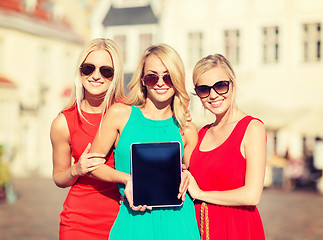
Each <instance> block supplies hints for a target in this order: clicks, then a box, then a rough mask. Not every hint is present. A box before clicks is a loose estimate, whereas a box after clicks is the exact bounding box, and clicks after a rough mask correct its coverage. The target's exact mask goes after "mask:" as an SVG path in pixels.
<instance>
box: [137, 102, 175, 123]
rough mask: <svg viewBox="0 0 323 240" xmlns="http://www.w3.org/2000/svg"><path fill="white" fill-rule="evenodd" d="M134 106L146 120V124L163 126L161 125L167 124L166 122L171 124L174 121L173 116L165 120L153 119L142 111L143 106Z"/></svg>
mask: <svg viewBox="0 0 323 240" xmlns="http://www.w3.org/2000/svg"><path fill="white" fill-rule="evenodd" d="M132 107H133V109H137V110H135V112H137V115H138V116H139V117H140V118H141V120H142V121H144V122H145V124H148V125H152V126H154V127H156V126H161V125H163V126H165V124H166V125H169V124H171V123H173V122H174V118H173V117H170V118H166V119H164V120H153V119H150V118H147V117H145V115H144V114H143V113H142V110H141V108H139V107H136V106H132Z"/></svg>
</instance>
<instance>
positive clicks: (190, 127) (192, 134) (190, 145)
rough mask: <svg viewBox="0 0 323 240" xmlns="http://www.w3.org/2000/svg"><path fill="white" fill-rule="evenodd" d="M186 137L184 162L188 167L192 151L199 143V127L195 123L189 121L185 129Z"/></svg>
mask: <svg viewBox="0 0 323 240" xmlns="http://www.w3.org/2000/svg"><path fill="white" fill-rule="evenodd" d="M184 138H185V146H184V147H185V150H184V155H183V163H184V164H185V165H186V167H187V168H188V167H189V164H190V158H191V155H192V152H193V150H194V148H195V146H196V144H197V141H198V135H197V128H196V126H195V124H194V123H192V122H188V123H187V125H186V128H185V131H184Z"/></svg>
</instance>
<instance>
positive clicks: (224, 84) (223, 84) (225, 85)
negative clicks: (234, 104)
mask: <svg viewBox="0 0 323 240" xmlns="http://www.w3.org/2000/svg"><path fill="white" fill-rule="evenodd" d="M213 88H214V90H215V91H216V92H217V93H218V94H225V93H227V92H228V91H229V81H220V82H217V83H216V84H214V85H213Z"/></svg>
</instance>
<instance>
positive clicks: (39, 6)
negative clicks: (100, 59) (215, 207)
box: [0, 0, 323, 239]
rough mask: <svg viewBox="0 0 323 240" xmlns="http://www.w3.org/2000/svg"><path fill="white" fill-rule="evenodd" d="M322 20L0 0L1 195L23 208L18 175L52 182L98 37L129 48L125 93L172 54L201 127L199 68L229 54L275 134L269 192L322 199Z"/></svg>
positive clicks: (313, 4)
mask: <svg viewBox="0 0 323 240" xmlns="http://www.w3.org/2000/svg"><path fill="white" fill-rule="evenodd" d="M322 23H323V0H306V1H305V0H68V1H65V0H0V114H1V117H0V199H1V200H2V201H3V202H15V201H17V200H19V196H18V197H17V194H16V192H17V190H15V188H18V189H19V186H15V184H16V185H18V184H19V183H21V181H19V180H17V179H30V178H35V177H37V178H39V179H47V180H48V179H50V178H51V172H52V159H51V143H50V139H49V130H50V125H51V122H52V120H53V119H54V118H55V116H56V115H57V114H58V113H59V112H60V111H61V110H62V109H63V108H64V106H65V104H66V103H67V101H68V99H69V96H70V93H71V88H72V85H73V81H74V73H75V70H76V59H77V57H78V54H79V53H80V51H81V49H82V47H83V44H85V43H86V42H88V41H89V40H91V39H93V38H97V37H104V38H110V39H113V40H114V41H115V42H116V43H117V44H118V45H119V47H120V48H121V50H122V54H123V58H124V62H125V85H126V84H127V83H128V82H129V81H130V78H131V75H132V72H133V71H134V70H135V67H136V65H137V62H138V60H139V57H140V56H141V55H142V53H143V51H144V49H145V48H146V47H148V46H149V45H151V44H155V43H167V44H169V45H171V46H172V47H174V48H175V49H176V50H177V51H178V52H179V54H180V55H181V57H182V59H183V62H184V65H185V68H186V86H187V91H188V92H189V94H190V96H191V102H190V111H191V114H192V117H193V121H194V123H196V125H197V126H198V128H200V127H202V126H203V125H204V124H206V123H209V122H211V121H213V120H214V119H213V118H212V116H210V115H208V113H207V112H205V111H204V110H203V108H202V106H201V104H200V101H199V99H198V98H197V97H196V96H194V95H192V93H193V85H192V70H193V67H194V65H195V63H196V62H197V61H198V60H199V59H200V58H202V57H205V56H207V55H209V54H214V53H221V54H223V55H225V56H226V57H227V58H228V59H229V60H230V61H231V63H232V64H233V67H234V69H235V71H236V75H237V83H238V93H237V103H238V106H239V107H240V108H241V109H242V110H244V111H245V112H246V113H248V114H251V115H253V116H255V117H258V118H260V119H262V120H263V121H264V123H265V125H266V128H267V133H268V161H267V172H266V179H265V187H266V189H275V190H274V193H275V194H279V193H282V192H284V193H286V192H295V191H297V193H299V192H301V193H302V194H304V195H308V194H310V196H312V197H313V196H314V195H313V194H315V196H318V197H320V196H322V195H321V194H322V193H323V178H322V169H323V141H322V139H323V101H322V100H323V97H322V93H323V60H322V46H321V42H322V36H323V35H322V31H321V25H322ZM126 91H127V89H126ZM36 182H37V181H36ZM277 189H279V190H281V191H277ZM55 190H56V189H55ZM56 191H57V190H56ZM265 191H266V190H265ZM264 197H266V193H265V194H264ZM63 198H64V197H63ZM320 200H322V199H321V198H320ZM264 201H266V199H265V200H264ZM59 204H61V202H59V203H58V205H59ZM3 206H4V205H0V211H1V208H2V207H3ZM264 211H265V210H264ZM0 216H1V215H0ZM56 217H58V216H56ZM57 221H58V220H57ZM0 234H1V233H0ZM0 239H1V235H0ZM33 239H36V238H33ZM44 239H46V238H44ZM272 239H285V238H272ZM286 239H288V238H286ZM293 239H294V238H293ZM300 239H305V238H300ZM308 239H312V238H308ZM313 239H321V238H313ZM322 239H323V237H322Z"/></svg>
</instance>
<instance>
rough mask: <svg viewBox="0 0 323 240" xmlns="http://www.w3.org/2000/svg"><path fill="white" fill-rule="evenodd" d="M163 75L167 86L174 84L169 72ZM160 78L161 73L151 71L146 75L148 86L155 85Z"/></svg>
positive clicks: (145, 79) (145, 80)
mask: <svg viewBox="0 0 323 240" xmlns="http://www.w3.org/2000/svg"><path fill="white" fill-rule="evenodd" d="M162 76H163V81H164V83H165V84H166V85H167V86H173V83H172V79H171V78H170V75H169V73H165V74H164V75H162ZM158 80H159V75H157V74H154V73H151V74H147V75H145V76H144V82H145V84H146V85H147V86H148V87H153V86H155V85H156V83H157V82H158Z"/></svg>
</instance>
